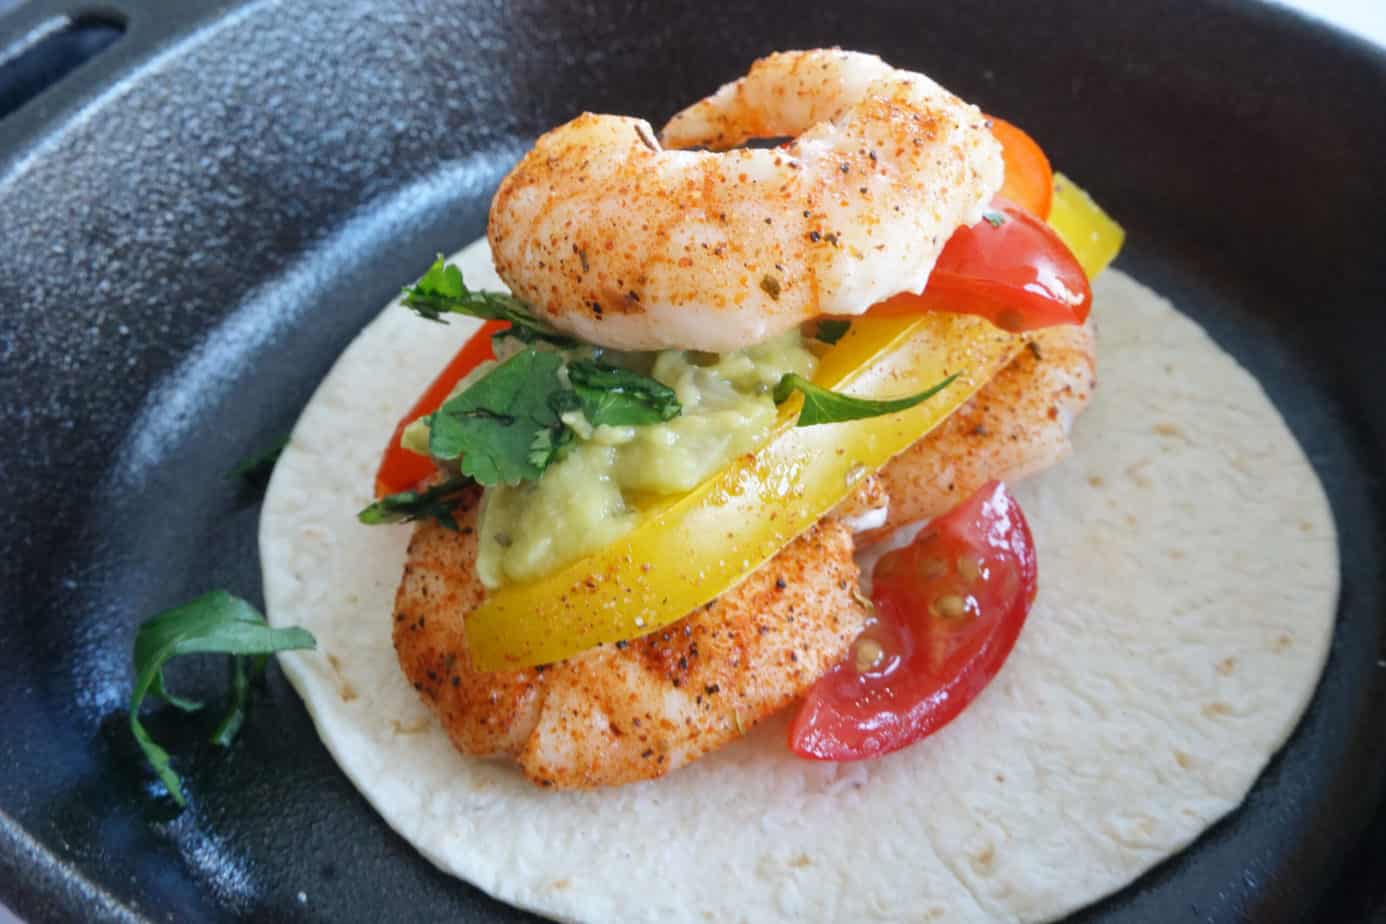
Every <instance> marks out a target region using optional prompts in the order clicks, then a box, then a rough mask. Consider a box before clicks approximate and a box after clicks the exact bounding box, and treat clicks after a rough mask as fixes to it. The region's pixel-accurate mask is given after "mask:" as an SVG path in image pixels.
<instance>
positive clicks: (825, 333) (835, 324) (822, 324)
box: [813, 318, 852, 343]
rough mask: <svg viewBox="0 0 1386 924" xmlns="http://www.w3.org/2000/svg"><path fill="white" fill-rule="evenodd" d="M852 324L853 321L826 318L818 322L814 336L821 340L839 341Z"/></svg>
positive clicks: (828, 341) (825, 341) (827, 341)
mask: <svg viewBox="0 0 1386 924" xmlns="http://www.w3.org/2000/svg"><path fill="white" fill-rule="evenodd" d="M851 326H852V322H851V321H839V320H835V319H833V318H824V319H823V320H821V321H819V322H818V329H817V330H816V331H814V334H813V337H814V339H815V340H821V341H823V342H824V343H837V342H838V341H839V340H841V339H842V338H843V337H845V336H846V335H847V331H848V329H849V328H850V327H851Z"/></svg>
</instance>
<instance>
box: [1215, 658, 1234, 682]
mask: <svg viewBox="0 0 1386 924" xmlns="http://www.w3.org/2000/svg"><path fill="white" fill-rule="evenodd" d="M1236 669H1237V659H1236V658H1233V657H1230V656H1229V657H1226V658H1223V659H1222V660H1221V661H1219V662H1218V673H1219V674H1222V676H1224V677H1226V676H1227V675H1229V674H1231V673H1232V672H1233V671H1235V670H1236Z"/></svg>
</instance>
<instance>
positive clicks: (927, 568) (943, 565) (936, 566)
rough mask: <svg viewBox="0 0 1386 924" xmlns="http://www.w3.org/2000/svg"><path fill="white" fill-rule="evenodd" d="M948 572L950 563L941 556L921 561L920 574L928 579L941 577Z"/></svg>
mask: <svg viewBox="0 0 1386 924" xmlns="http://www.w3.org/2000/svg"><path fill="white" fill-rule="evenodd" d="M947 573H948V563H947V562H945V561H943V560H942V559H939V558H924V559H921V560H920V562H919V576H920V577H922V578H923V579H924V580H926V581H932V580H934V579H935V578H941V577H943V576H944V575H945V574H947Z"/></svg>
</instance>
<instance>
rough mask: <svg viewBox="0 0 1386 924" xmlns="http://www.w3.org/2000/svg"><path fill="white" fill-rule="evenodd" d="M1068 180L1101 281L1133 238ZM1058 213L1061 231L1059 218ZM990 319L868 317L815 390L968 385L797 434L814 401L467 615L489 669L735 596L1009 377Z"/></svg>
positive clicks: (1060, 214)
mask: <svg viewBox="0 0 1386 924" xmlns="http://www.w3.org/2000/svg"><path fill="white" fill-rule="evenodd" d="M1060 180H1062V178H1061V177H1056V182H1055V189H1054V206H1053V212H1052V213H1051V218H1050V223H1051V224H1052V225H1053V226H1054V228H1055V230H1056V231H1058V233H1059V234H1060V236H1061V237H1063V238H1064V240H1065V242H1066V243H1067V244H1069V246H1070V248H1072V249H1073V250H1074V253H1075V255H1076V256H1077V257H1078V260H1079V262H1080V263H1081V264H1082V266H1083V268H1084V271H1085V272H1087V273H1089V275H1090V276H1091V275H1095V274H1096V273H1097V272H1098V271H1099V270H1101V268H1102V267H1104V266H1105V265H1106V264H1107V263H1108V262H1110V260H1111V259H1112V258H1113V257H1114V256H1115V255H1116V251H1117V249H1119V248H1120V245H1121V239H1122V232H1121V229H1120V228H1119V227H1118V226H1117V225H1116V224H1115V223H1113V222H1112V221H1111V219H1109V218H1107V216H1106V215H1105V214H1103V213H1102V211H1101V209H1099V208H1098V207H1097V206H1096V205H1095V204H1094V203H1093V202H1092V200H1091V199H1089V198H1088V196H1087V194H1086V193H1084V192H1083V191H1082V190H1080V189H1078V188H1077V187H1076V186H1074V185H1073V184H1072V183H1071V181H1068V180H1062V182H1060ZM1055 216H1057V220H1056V218H1055ZM1023 342H1024V341H1023V340H1022V339H1021V338H1020V337H1017V336H1015V335H1013V334H1007V333H1005V332H1003V331H1000V330H998V329H997V328H995V327H993V326H992V325H991V324H989V323H987V322H986V321H983V320H981V319H980V318H975V317H970V316H967V315H954V314H941V313H933V314H924V315H918V316H913V317H908V316H907V317H882V318H875V317H861V318H857V319H855V320H853V322H852V327H851V329H850V331H849V332H848V333H847V335H846V336H845V337H843V338H842V340H840V341H839V342H838V343H837V344H836V345H835V346H834V347H833V348H832V349H830V350H829V351H828V352H827V353H825V354H824V356H823V357H822V360H821V361H820V364H819V367H818V371H817V373H816V374H815V375H814V383H815V384H817V385H821V386H823V387H825V388H831V389H833V390H835V391H842V392H845V393H847V394H851V395H855V396H857V397H864V398H892V397H898V396H900V395H906V394H912V393H914V392H918V391H922V390H924V389H925V388H929V387H931V386H933V385H935V384H937V383H938V382H939V381H941V380H942V379H944V378H946V377H947V376H949V375H951V374H953V373H955V372H956V373H958V374H959V375H958V378H957V379H956V380H955V381H954V382H953V383H952V384H951V385H949V386H948V387H947V388H946V389H944V390H943V391H942V392H941V393H940V394H938V395H936V396H934V397H933V398H931V399H929V400H928V401H925V402H924V403H923V404H920V405H918V406H916V407H914V408H911V409H910V410H908V411H903V412H901V413H899V414H892V415H888V416H883V417H874V418H869V419H866V420H852V421H844V422H841V423H834V424H822V425H819V426H813V427H796V426H794V421H795V419H796V418H797V417H798V413H799V408H800V406H801V404H802V399H801V398H800V397H799V396H797V395H796V396H795V397H793V398H791V399H790V400H789V401H787V402H786V403H785V405H784V407H783V408H782V409H781V413H780V417H779V419H778V421H777V423H776V426H775V429H774V431H773V432H772V434H771V436H770V439H769V441H768V442H767V443H766V445H765V446H764V447H763V448H762V449H761V450H760V451H758V452H757V453H755V454H754V455H753V456H748V457H743V458H741V459H738V460H737V461H736V462H734V463H732V464H731V465H729V466H727V468H725V469H724V470H722V471H721V472H719V473H718V474H717V475H715V476H714V477H712V478H710V479H708V480H707V481H706V482H704V483H703V484H702V485H700V486H699V487H697V488H695V489H694V490H692V491H690V492H689V493H687V494H684V495H681V496H679V497H676V498H671V499H668V500H664V501H659V502H656V503H655V504H654V505H653V506H652V507H650V508H649V509H647V510H646V511H645V514H644V517H643V519H642V521H641V522H640V523H639V524H638V525H637V526H636V528H635V529H634V530H632V531H631V532H630V533H628V534H626V535H625V536H624V537H623V538H621V539H620V540H618V541H616V542H614V543H612V544H611V545H609V546H606V547H605V548H603V549H601V550H599V551H597V552H594V553H592V554H591V555H587V556H585V557H583V558H581V559H579V560H577V561H575V562H573V563H572V564H570V565H567V566H566V567H564V568H561V569H560V570H558V571H556V572H555V573H553V574H550V575H548V576H546V577H543V578H540V579H539V580H536V581H532V582H529V583H525V584H513V585H507V586H505V587H502V588H500V589H499V590H497V591H495V592H494V593H491V594H489V595H488V596H487V597H486V599H485V600H484V601H483V602H482V604H481V606H479V607H478V608H477V609H475V610H473V611H472V612H471V613H469V614H468V615H467V617H466V621H465V628H466V634H467V643H468V647H469V649H470V651H471V655H472V658H473V661H474V663H475V664H476V666H477V667H478V668H479V669H481V670H506V669H515V668H520V667H528V666H532V665H535V664H547V663H551V662H554V661H559V660H562V659H564V658H568V657H571V656H572V655H574V654H577V653H579V652H581V651H585V650H587V649H589V648H593V647H595V646H597V645H598V644H602V643H609V642H618V641H623V640H626V639H630V638H634V637H636V636H640V635H645V634H647V633H650V632H653V631H655V630H656V629H659V628H662V627H663V626H666V625H668V624H670V623H672V622H675V621H677V620H679V619H681V618H683V617H684V616H685V615H687V614H688V613H689V612H691V611H693V610H694V609H696V608H697V607H699V606H702V605H704V604H706V603H707V602H708V601H710V600H712V599H713V598H714V597H716V596H717V595H718V594H721V593H723V592H725V591H726V589H727V588H729V587H732V586H734V585H735V584H736V583H737V582H739V581H740V580H741V579H742V578H744V577H745V576H746V575H748V574H750V573H751V572H752V571H754V570H755V569H756V568H758V567H760V565H762V564H764V563H765V562H766V561H767V560H769V559H770V558H771V557H772V556H774V555H775V553H777V552H778V551H779V550H780V549H782V548H783V547H784V546H785V545H787V544H788V543H789V542H790V541H792V540H793V539H794V538H795V537H796V536H798V535H799V534H800V533H802V532H803V531H804V530H806V529H808V527H809V526H811V525H813V523H815V522H817V521H818V519H819V518H821V517H822V516H823V515H824V514H825V513H827V512H828V511H829V510H831V509H832V508H833V507H835V506H837V504H838V503H839V502H840V501H841V500H842V499H843V498H845V497H846V496H847V495H848V494H849V493H850V492H851V491H852V489H853V488H854V487H855V486H856V484H857V483H858V482H860V480H861V479H862V478H864V477H866V475H867V474H869V473H871V472H874V471H875V470H877V469H878V468H880V467H881V466H882V465H884V464H885V463H886V462H888V461H889V460H890V459H891V457H893V456H894V455H896V454H897V453H899V452H901V451H902V450H904V449H906V448H907V447H909V446H911V445H912V444H914V443H915V442H916V441H917V440H919V439H920V438H921V437H922V436H924V435H925V434H926V433H928V432H929V431H930V430H932V429H933V428H934V427H935V426H937V425H938V424H939V423H941V422H942V421H943V420H945V419H946V418H947V417H948V415H949V414H951V413H952V412H953V411H954V410H955V409H956V408H957V407H958V406H959V405H961V404H962V403H963V402H965V401H966V400H967V399H968V398H970V397H971V396H972V395H973V394H974V393H975V392H976V391H977V390H978V389H980V388H981V387H982V386H983V385H985V384H986V383H987V382H989V381H990V380H991V378H992V376H994V375H995V374H996V373H997V372H999V371H1000V370H1001V369H1002V368H1004V367H1005V365H1006V364H1007V363H1009V362H1010V361H1011V359H1012V358H1013V357H1014V356H1015V353H1016V352H1017V350H1019V349H1020V347H1021V345H1022V344H1023Z"/></svg>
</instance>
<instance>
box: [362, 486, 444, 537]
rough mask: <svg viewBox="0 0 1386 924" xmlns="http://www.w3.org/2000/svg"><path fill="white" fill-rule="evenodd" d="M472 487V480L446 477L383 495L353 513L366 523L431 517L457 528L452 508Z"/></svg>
mask: <svg viewBox="0 0 1386 924" xmlns="http://www.w3.org/2000/svg"><path fill="white" fill-rule="evenodd" d="M471 486H472V479H470V478H463V477H461V476H458V477H455V478H449V479H448V480H446V481H443V482H439V483H438V484H435V485H434V486H433V487H431V488H427V489H425V490H423V491H399V492H397V493H395V494H387V495H385V496H384V497H382V498H380V500H378V501H376V502H375V503H373V504H371V505H369V506H368V507H366V508H365V509H363V510H362V511H361V512H360V513H358V514H357V515H356V519H358V520H359V521H361V522H362V523H365V524H366V525H367V526H377V525H379V524H381V523H410V522H413V521H414V520H422V519H425V518H428V517H431V518H433V519H435V520H437V521H438V522H439V523H442V524H443V525H444V526H446V527H447V528H448V529H452V530H455V529H457V521H456V520H455V519H453V516H452V510H453V508H454V507H456V506H457V503H458V502H459V501H460V500H461V499H462V495H463V493H464V492H466V491H467V489H468V488H470V487H471Z"/></svg>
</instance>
